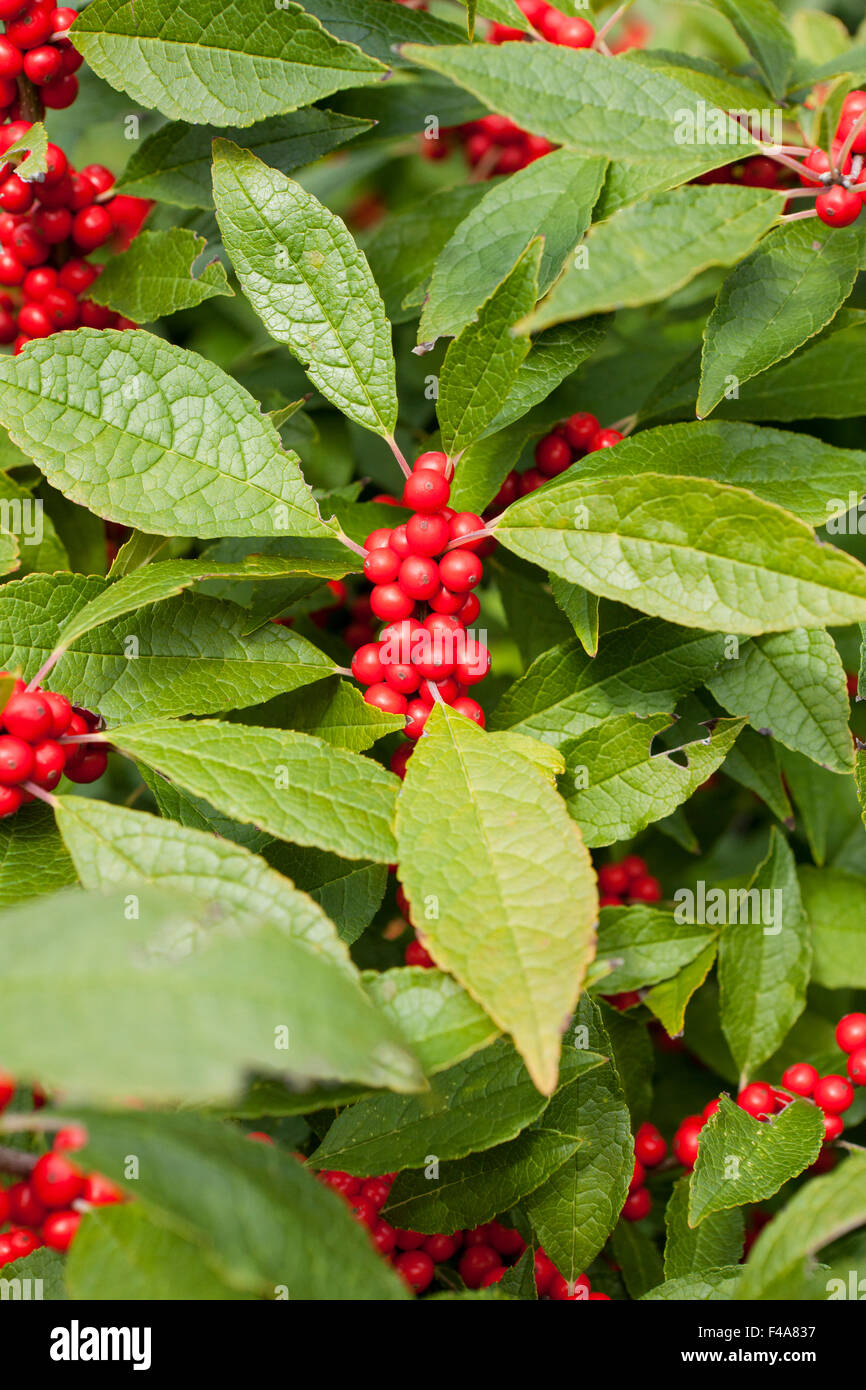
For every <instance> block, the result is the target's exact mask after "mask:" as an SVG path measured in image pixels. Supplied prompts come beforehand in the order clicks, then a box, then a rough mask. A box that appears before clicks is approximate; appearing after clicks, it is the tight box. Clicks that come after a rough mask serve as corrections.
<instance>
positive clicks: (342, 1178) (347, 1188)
mask: <svg viewBox="0 0 866 1390" xmlns="http://www.w3.org/2000/svg"><path fill="white" fill-rule="evenodd" d="M319 1180H320V1181H321V1182H323V1183H324V1184H325V1186H326V1187H330V1188H331V1189H332V1191H334V1192H339V1194H340V1196H341V1197H345V1198H346V1199H347V1200H348V1199H349V1198H350V1197H354V1196H355V1195H356V1193H358V1192H360V1191H361V1182H360V1179H359V1178H356V1177H353V1176H352V1174H351V1173H343V1172H341V1170H340V1169H339V1168H326V1169H323V1170H322V1172H321V1174H320V1175H319Z"/></svg>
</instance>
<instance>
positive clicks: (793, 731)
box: [707, 628, 854, 773]
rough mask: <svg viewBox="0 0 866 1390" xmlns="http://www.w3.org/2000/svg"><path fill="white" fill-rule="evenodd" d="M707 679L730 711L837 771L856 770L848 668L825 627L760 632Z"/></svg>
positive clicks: (711, 688)
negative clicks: (760, 633) (735, 656)
mask: <svg viewBox="0 0 866 1390" xmlns="http://www.w3.org/2000/svg"><path fill="white" fill-rule="evenodd" d="M707 685H708V687H709V689H710V691H711V692H712V694H713V695H714V696H715V698H716V699H717V700H718V702H719V704H720V705H722V706H723V707H724V708H725V709H726V710H727V711H728V713H729V714H735V715H744V716H745V717H746V718H747V719H748V720H749V723H750V724H751V725H752V727H753V728H754V729H757V730H764V731H769V733H770V734H772V736H773V738H775V739H778V740H779V742H780V743H784V744H785V746H786V747H787V748H792V749H793V750H794V751H795V752H796V753H802V754H804V756H805V757H807V758H812V759H813V760H814V761H815V762H816V763H821V764H822V765H823V766H824V767H827V768H829V769H830V770H831V771H832V772H840V773H841V772H848V773H850V772H853V770H854V751H853V747H852V743H851V733H850V730H849V728H848V716H849V712H850V706H849V703H848V692H847V689H846V686H845V669H844V667H843V665H842V661H841V659H840V657H839V653H838V651H837V650H836V644H835V643H834V641H833V639H832V637H831V636H830V634H829V633H827V632H824V631H823V629H821V628H813V629H811V630H810V631H807V630H805V629H804V628H795V629H794V630H793V631H791V632H778V633H772V634H771V635H770V636H768V637H756V638H755V639H754V641H752V642H749V643H748V644H747V645H746V646H745V647H743V648H742V649H741V651H740V654H739V657H738V659H737V660H734V661H724V662H722V663H721V665H720V667H719V669H718V671H717V672H716V673H715V675H714V676H712V677H711V678H710V680H709V681H708V682H707Z"/></svg>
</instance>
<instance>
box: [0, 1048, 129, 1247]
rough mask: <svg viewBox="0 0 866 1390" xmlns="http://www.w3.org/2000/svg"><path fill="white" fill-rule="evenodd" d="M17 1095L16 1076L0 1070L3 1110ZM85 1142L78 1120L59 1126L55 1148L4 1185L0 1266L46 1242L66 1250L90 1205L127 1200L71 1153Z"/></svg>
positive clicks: (0, 1206)
mask: <svg viewBox="0 0 866 1390" xmlns="http://www.w3.org/2000/svg"><path fill="white" fill-rule="evenodd" d="M14 1094H15V1081H14V1079H13V1078H12V1077H11V1076H9V1075H7V1073H6V1072H0V1112H2V1111H3V1110H4V1109H5V1108H6V1106H7V1105H8V1104H9V1102H10V1100H11V1099H12V1097H13V1095H14ZM86 1143H87V1133H86V1131H85V1130H83V1129H82V1128H81V1126H80V1125H68V1126H67V1127H66V1128H64V1129H60V1130H58V1131H57V1134H56V1135H55V1138H54V1143H53V1145H52V1147H51V1150H50V1151H49V1152H48V1153H45V1154H43V1155H42V1156H41V1158H38V1159H35V1160H34V1161H33V1166H32V1168H31V1170H30V1172H29V1174H28V1176H27V1177H26V1178H25V1179H22V1180H21V1181H19V1182H14V1183H12V1184H11V1185H10V1186H9V1187H5V1188H4V1187H0V1267H2V1266H3V1265H6V1264H11V1263H12V1262H13V1261H14V1260H23V1259H24V1257H25V1256H26V1255H30V1254H32V1253H33V1251H34V1250H38V1249H39V1247H40V1246H42V1245H47V1246H49V1247H50V1248H51V1249H52V1250H59V1251H61V1252H62V1251H65V1250H68V1249H69V1246H70V1245H71V1244H72V1241H73V1239H74V1237H75V1234H76V1232H77V1230H78V1227H79V1226H80V1224H81V1218H82V1216H83V1215H84V1214H85V1213H86V1212H87V1211H88V1210H89V1209H90V1208H91V1207H104V1206H109V1205H110V1204H112V1203H114V1202H122V1201H123V1194H122V1193H121V1191H120V1189H119V1188H117V1187H115V1185H114V1183H112V1182H109V1180H108V1178H104V1177H103V1176H102V1174H101V1173H84V1172H82V1170H81V1169H80V1168H79V1167H78V1166H77V1164H75V1163H73V1162H72V1161H71V1160H70V1159H69V1158H67V1156H66V1155H67V1154H68V1153H72V1152H75V1151H76V1150H77V1149H83V1148H84V1145H85V1144H86ZM7 1224H8V1229H7V1230H6V1231H3V1230H2V1227H3V1226H7Z"/></svg>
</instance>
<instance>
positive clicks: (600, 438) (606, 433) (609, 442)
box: [587, 430, 623, 454]
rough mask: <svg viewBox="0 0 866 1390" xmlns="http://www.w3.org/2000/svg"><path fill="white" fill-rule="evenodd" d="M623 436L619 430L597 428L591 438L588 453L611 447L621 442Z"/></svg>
mask: <svg viewBox="0 0 866 1390" xmlns="http://www.w3.org/2000/svg"><path fill="white" fill-rule="evenodd" d="M622 439H623V436H622V435H621V434H620V432H619V430H599V432H598V434H597V435H595V437H594V438H593V439H592V440H591V442H590V446H589V449H588V450H587V452H588V453H590V454H594V453H596V452H597V451H598V450H599V449H612V448H613V446H614V444H619V443H621V442H622Z"/></svg>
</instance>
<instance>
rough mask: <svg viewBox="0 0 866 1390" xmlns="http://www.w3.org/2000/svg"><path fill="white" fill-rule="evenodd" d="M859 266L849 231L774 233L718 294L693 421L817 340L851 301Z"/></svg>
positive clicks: (797, 225) (796, 226)
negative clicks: (732, 391) (751, 380)
mask: <svg viewBox="0 0 866 1390" xmlns="http://www.w3.org/2000/svg"><path fill="white" fill-rule="evenodd" d="M834 233H838V235H835V234H834ZM862 259H863V235H862V233H861V232H859V231H858V230H857V229H856V228H854V227H849V228H846V229H844V230H841V231H840V229H839V228H822V229H821V230H820V231H818V232H816V230H815V227H814V225H813V224H812V223H811V222H808V223H807V222H794V223H791V224H789V225H788V226H785V227H776V228H775V229H774V230H773V231H772V232H771V233H770V235H769V236H768V237H767V238H766V240H764V241H762V242H761V245H760V246H759V247H758V248H757V250H755V251H753V252H752V254H751V255H750V256H747V257H746V259H745V260H744V261H741V262H740V264H739V265H738V266H737V267H736V269H734V270H733V271H732V272H731V274H730V275H729V276H728V278H727V279H726V280H725V283H724V284H723V285H722V287H721V289H720V290H719V293H718V296H717V299H716V303H715V307H714V309H713V312H712V313H711V314H710V317H709V319H708V320H707V326H706V329H705V330H704V348H703V360H702V365H701V389H700V394H699V395H698V405H697V413H698V415H699V416H701V417H703V416H705V415H709V414H710V412H711V411H712V410H713V409H714V408H715V407H716V406H717V405H718V403H719V401H721V400H722V399H723V398H724V397H725V395H726V394H727V393H728V392H729V391H730V389H731V386H732V384H736V386H737V389H738V390H741V389H742V387H743V384H744V383H745V382H747V381H749V380H750V379H751V378H752V377H754V376H757V375H758V373H759V372H763V371H766V370H767V368H768V367H772V366H773V364H774V363H775V362H778V361H780V360H781V359H782V358H785V357H790V355H791V353H792V352H795V351H796V350H797V348H799V347H802V346H803V344H804V343H805V342H808V340H809V339H810V338H814V336H815V334H816V333H820V331H821V329H822V328H824V327H826V325H827V324H828V323H829V322H830V320H831V319H832V318H834V317H835V315H836V314H837V313H838V311H839V309H841V307H842V305H843V304H844V302H845V300H846V299H847V298H848V296H849V294H850V293H851V290H852V289H853V287H854V281H855V280H856V279H857V275H858V272H859V270H860V266H861V263H862Z"/></svg>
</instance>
